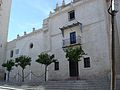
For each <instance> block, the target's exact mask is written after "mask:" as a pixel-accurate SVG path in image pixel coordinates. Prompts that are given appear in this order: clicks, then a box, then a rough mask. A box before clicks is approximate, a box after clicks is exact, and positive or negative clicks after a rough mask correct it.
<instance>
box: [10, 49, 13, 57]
mask: <svg viewBox="0 0 120 90" xmlns="http://www.w3.org/2000/svg"><path fill="white" fill-rule="evenodd" d="M10 57H11V58H12V57H13V50H11V51H10Z"/></svg>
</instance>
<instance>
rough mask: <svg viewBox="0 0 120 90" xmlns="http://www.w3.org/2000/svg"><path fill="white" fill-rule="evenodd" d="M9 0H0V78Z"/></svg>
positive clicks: (9, 5)
mask: <svg viewBox="0 0 120 90" xmlns="http://www.w3.org/2000/svg"><path fill="white" fill-rule="evenodd" d="M10 8H11V0H0V79H3V75H4V70H3V68H2V66H1V65H2V63H4V62H5V60H6V45H7V35H8V26H9V17H10Z"/></svg>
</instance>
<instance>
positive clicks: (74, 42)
mask: <svg viewBox="0 0 120 90" xmlns="http://www.w3.org/2000/svg"><path fill="white" fill-rule="evenodd" d="M77 44H81V37H80V36H77V37H76V38H75V39H72V40H71V39H70V38H68V39H63V48H65V47H67V46H71V45H77Z"/></svg>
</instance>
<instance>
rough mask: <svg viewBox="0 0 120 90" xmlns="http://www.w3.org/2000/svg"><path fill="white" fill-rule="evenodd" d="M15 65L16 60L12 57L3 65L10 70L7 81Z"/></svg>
mask: <svg viewBox="0 0 120 90" xmlns="http://www.w3.org/2000/svg"><path fill="white" fill-rule="evenodd" d="M14 65H15V62H14V60H12V59H10V60H7V62H6V63H3V64H2V66H3V67H5V68H6V70H7V71H8V74H7V81H8V82H9V76H10V72H11V70H12V69H13V66H14Z"/></svg>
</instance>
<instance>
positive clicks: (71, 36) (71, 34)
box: [70, 32, 76, 44]
mask: <svg viewBox="0 0 120 90" xmlns="http://www.w3.org/2000/svg"><path fill="white" fill-rule="evenodd" d="M74 43H76V32H71V33H70V44H74Z"/></svg>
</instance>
